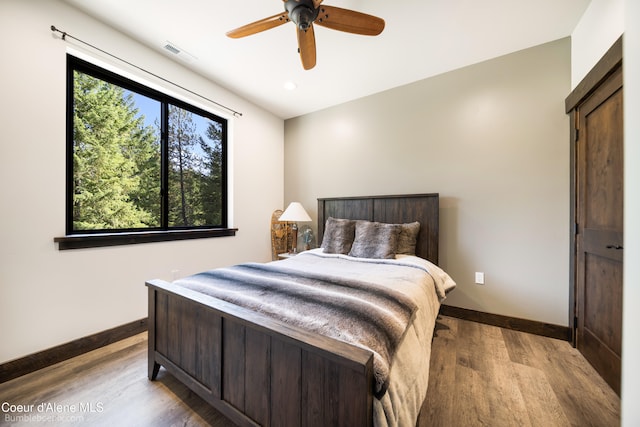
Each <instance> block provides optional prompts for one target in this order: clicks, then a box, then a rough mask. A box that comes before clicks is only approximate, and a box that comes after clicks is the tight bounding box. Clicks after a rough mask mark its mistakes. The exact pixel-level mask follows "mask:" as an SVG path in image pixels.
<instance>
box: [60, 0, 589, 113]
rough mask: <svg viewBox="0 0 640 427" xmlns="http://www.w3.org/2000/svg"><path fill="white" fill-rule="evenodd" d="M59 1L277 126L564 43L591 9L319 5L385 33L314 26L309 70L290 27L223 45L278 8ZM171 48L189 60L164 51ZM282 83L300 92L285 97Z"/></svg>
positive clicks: (425, 1)
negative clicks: (374, 19) (353, 14)
mask: <svg viewBox="0 0 640 427" xmlns="http://www.w3.org/2000/svg"><path fill="white" fill-rule="evenodd" d="M65 1H66V2H67V3H68V4H71V5H73V6H75V7H77V8H79V9H81V10H83V11H85V12H86V13H88V14H89V15H92V16H94V17H95V18H97V19H99V20H100V21H103V22H105V23H107V24H109V25H111V26H112V27H114V28H116V29H118V30H120V31H121V32H123V33H125V34H127V35H129V36H130V37H132V38H134V39H137V40H139V41H140V42H142V43H143V44H145V45H147V46H149V47H150V48H152V49H155V50H157V51H159V52H163V54H165V55H167V56H169V57H172V58H173V59H175V60H176V61H180V62H181V63H182V64H183V65H185V66H187V67H189V68H191V69H193V70H194V71H196V72H197V73H199V74H201V75H204V76H206V77H208V78H209V79H211V80H212V81H213V82H215V83H217V84H219V85H220V86H223V87H226V88H228V89H229V90H231V91H233V92H235V93H237V94H239V95H240V96H242V97H244V98H246V99H248V100H250V101H252V102H253V103H255V104H257V105H260V106H262V107H263V108H265V109H267V110H269V111H271V112H273V113H274V114H276V115H277V116H279V117H281V118H283V119H287V118H291V117H296V116H299V115H302V114H306V113H310V112H313V111H317V110H320V109H323V108H327V107H330V106H333V105H336V104H340V103H343V102H346V101H350V100H353V99H357V98H361V97H363V96H367V95H371V94H373V93H377V92H381V91H384V90H387V89H391V88H393V87H397V86H401V85H404V84H407V83H411V82H414V81H418V80H421V79H424V78H427V77H431V76H434V75H437V74H440V73H443V72H447V71H450V70H453V69H456V68H460V67H464V66H467V65H470V64H474V63H477V62H481V61H484V60H487V59H490V58H495V57H497V56H500V55H504V54H507V53H511V52H515V51H518V50H521V49H525V48H529V47H532V46H535V45H539V44H542V43H546V42H549V41H553V40H557V39H559V38H562V37H566V36H569V35H571V33H572V31H573V29H574V27H575V26H576V24H577V22H578V20H579V19H580V17H581V16H582V14H583V12H584V11H585V9H586V8H587V6H588V4H589V2H590V0H404V1H391V0H368V1H364V0H325V3H324V4H327V5H331V6H337V7H342V8H346V9H353V10H356V11H359V12H364V13H368V14H370V15H375V16H378V17H380V18H383V19H384V20H385V21H386V26H385V29H384V31H383V32H382V34H381V35H379V36H377V37H369V36H360V35H354V34H349V33H344V32H340V31H334V30H330V29H327V28H324V27H320V26H315V35H316V45H317V65H316V67H315V68H313V69H312V70H309V71H305V70H303V68H302V65H301V63H300V58H299V56H298V53H297V41H296V31H295V26H294V24H293V23H291V22H289V23H287V24H284V25H281V26H279V27H277V28H274V29H271V30H268V31H265V32H262V33H258V34H254V35H252V36H249V37H245V38H242V39H230V38H228V37H226V36H225V33H226V32H227V31H228V30H231V29H234V28H236V27H239V26H241V25H244V24H247V23H249V22H253V21H257V20H259V19H262V18H265V17H267V16H271V15H275V14H277V13H280V12H282V11H283V10H284V6H283V2H282V1H281V0H243V1H220V0H179V1H178V0H134V1H132V0H65ZM69 32H70V33H71V34H73V32H72V30H69ZM74 35H75V36H77V37H79V38H83V39H85V40H90V38H91V37H90V35H86V34H77V35H76V34H74ZM167 41H169V42H171V43H173V44H174V45H176V46H177V47H179V48H181V49H182V50H183V51H185V52H187V53H188V54H190V55H192V56H193V57H194V59H192V60H191V61H185V60H182V59H180V56H181V55H178V56H175V55H173V54H171V53H169V52H167V51H166V50H165V49H164V46H165V44H166V43H167ZM112 53H113V54H116V55H117V52H112ZM288 81H291V82H294V83H295V84H296V85H297V89H296V90H293V91H288V90H285V89H284V84H285V82H288ZM231 107H233V106H231Z"/></svg>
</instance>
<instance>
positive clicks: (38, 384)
mask: <svg viewBox="0 0 640 427" xmlns="http://www.w3.org/2000/svg"><path fill="white" fill-rule="evenodd" d="M146 350H147V338H146V333H143V334H139V335H136V336H134V337H131V338H128V339H125V340H123V341H120V342H117V343H115V344H111V345H109V346H107V347H104V348H102V349H98V350H95V351H92V352H90V353H87V354H84V355H82V356H78V357H76V358H74V359H71V360H68V361H65V362H62V363H59V364H57V365H53V366H50V367H48V368H45V369H42V370H40V371H37V372H34V373H31V374H28V375H25V376H23V377H20V378H16V379H14V380H11V381H8V382H6V383H3V384H0V404H3V406H2V410H0V417H1V418H0V426H5V425H6V426H9V425H15V426H34V425H55V426H71V425H73V426H89V425H90V426H92V427H93V426H154V427H163V426H216V427H227V426H228V427H233V426H234V425H233V424H232V423H231V422H229V421H228V420H227V419H226V418H224V417H223V416H222V415H220V414H219V413H218V412H216V411H215V410H213V409H212V408H211V407H210V406H209V405H207V404H206V403H205V402H204V401H203V400H202V399H200V398H199V397H198V396H197V395H195V394H194V393H192V392H191V391H189V390H188V389H187V388H186V387H185V386H183V385H182V384H180V383H179V382H178V381H176V380H175V378H173V377H172V376H171V375H169V374H167V373H166V372H165V371H164V370H161V371H160V374H159V375H158V381H155V382H151V381H149V380H147V376H146V375H147V365H146V358H147V354H146ZM429 391H430V392H429V394H428V397H427V399H426V401H425V403H424V406H423V408H422V413H421V414H420V419H419V421H418V426H419V427H422V426H424V427H426V426H446V427H451V426H456V427H458V426H485V425H486V426H497V427H500V426H518V427H520V426H544V427H549V426H602V427H608V426H617V425H619V423H620V421H619V420H620V418H619V417H620V400H619V399H618V396H617V395H616V394H615V393H614V392H613V391H612V390H611V389H610V388H609V386H608V385H607V384H606V383H605V382H604V381H603V380H602V379H601V378H600V377H598V376H597V374H596V373H595V371H594V370H593V368H591V366H590V365H589V364H588V363H587V362H586V361H585V359H584V358H583V357H582V356H581V355H580V354H579V353H578V352H577V351H576V350H575V349H574V348H572V347H571V346H570V345H569V344H568V343H567V342H564V341H559V340H555V339H551V338H544V337H540V336H537V335H530V334H526V333H522V332H514V331H510V330H507V329H501V328H498V327H495V326H488V325H482V324H479V323H474V322H469V321H464V320H459V319H454V318H450V317H445V316H441V317H440V319H439V320H438V324H437V331H436V337H435V338H434V341H433V355H432V360H431V377H430V383H429ZM4 402H7V404H8V405H27V408H25V409H26V411H23V412H16V411H15V410H17V409H18V408H13V410H12V409H11V408H7V407H6V405H4ZM41 403H43V404H44V405H46V406H45V407H43V408H38V405H40V404H41ZM28 405H34V406H33V408H32V409H30V408H29V407H28ZM56 405H59V406H58V407H56ZM38 409H44V410H46V411H42V412H40V411H38ZM58 410H59V411H58ZM74 410H75V412H73V411H74ZM36 417H40V418H36Z"/></svg>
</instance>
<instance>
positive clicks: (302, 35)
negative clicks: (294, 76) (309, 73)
mask: <svg viewBox="0 0 640 427" xmlns="http://www.w3.org/2000/svg"><path fill="white" fill-rule="evenodd" d="M296 30H297V32H298V52H299V53H300V60H301V61H302V68H304V69H305V70H310V69H312V68H313V67H315V66H316V36H315V34H314V31H313V24H312V25H310V26H309V28H308V29H307V30H306V31H303V30H301V29H299V28H297V29H296Z"/></svg>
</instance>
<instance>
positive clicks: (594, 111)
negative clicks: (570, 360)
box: [575, 67, 624, 394]
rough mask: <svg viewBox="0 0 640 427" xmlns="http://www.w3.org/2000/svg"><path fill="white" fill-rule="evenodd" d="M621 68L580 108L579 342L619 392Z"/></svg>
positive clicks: (578, 204)
mask: <svg viewBox="0 0 640 427" xmlns="http://www.w3.org/2000/svg"><path fill="white" fill-rule="evenodd" d="M622 96H623V90H622V67H619V68H618V69H617V70H616V71H615V72H614V73H613V74H612V75H610V76H609V77H608V78H607V79H606V80H605V81H604V82H603V83H602V84H600V85H599V86H598V88H597V89H596V90H595V92H593V93H592V94H591V95H590V96H589V97H588V98H587V99H586V100H585V101H584V102H583V103H581V104H580V105H579V106H578V108H577V115H576V118H577V143H576V163H575V164H576V207H575V209H576V219H577V236H576V240H575V241H576V272H575V278H576V315H577V336H576V344H577V347H578V349H579V350H580V352H581V353H582V354H583V355H584V356H585V357H586V359H587V360H588V361H589V362H590V363H591V364H592V365H593V366H594V368H596V370H597V371H598V372H599V373H600V374H601V375H602V377H603V378H604V379H605V380H606V381H607V383H609V385H610V386H611V387H612V388H613V389H614V390H615V391H616V393H618V394H620V365H621V363H620V361H621V354H622V353H621V347H622V253H623V250H624V249H623V240H622V231H623V184H624V181H623V145H622V143H623V126H622V124H623V122H622V105H623V104H622Z"/></svg>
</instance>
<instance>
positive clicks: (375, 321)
mask: <svg viewBox="0 0 640 427" xmlns="http://www.w3.org/2000/svg"><path fill="white" fill-rule="evenodd" d="M390 268H392V274H393V275H396V277H397V275H398V274H400V271H401V267H395V268H397V269H398V270H397V271H396V270H393V268H394V267H390ZM405 268H406V267H405ZM175 283H176V284H177V285H180V286H184V287H187V288H189V289H192V290H195V291H198V292H201V293H204V294H207V295H210V296H213V297H216V298H219V299H222V300H225V301H227V302H230V303H233V304H236V305H239V306H242V307H245V308H248V309H251V310H254V311H257V312H260V313H263V314H265V315H267V316H270V317H272V318H275V319H278V320H280V321H282V322H285V323H287V324H291V325H295V326H298V327H301V328H303V329H305V330H308V331H312V332H316V333H318V334H321V335H324V336H328V337H332V338H336V339H339V340H342V341H345V342H348V343H351V344H354V345H357V346H360V347H363V348H366V349H369V350H371V351H372V352H373V354H374V359H373V367H374V377H375V390H374V394H375V396H376V397H378V398H380V397H381V396H383V395H384V393H385V392H386V389H387V386H388V377H389V371H390V365H391V363H392V358H393V356H394V354H395V351H396V349H397V346H398V345H399V344H400V342H401V341H402V338H403V337H404V334H405V332H406V331H407V328H408V326H409V324H410V323H411V321H412V319H413V316H414V314H415V312H416V310H417V309H418V307H417V305H416V303H415V302H414V301H413V299H412V298H411V297H409V296H407V295H405V294H404V293H402V292H400V291H398V290H396V289H394V288H393V287H392V286H385V285H383V284H380V283H373V282H371V281H362V280H357V279H356V280H354V279H353V278H351V279H345V278H344V277H341V276H339V275H335V274H331V273H329V272H319V271H300V270H299V269H290V268H287V263H286V262H283V261H278V262H272V263H266V264H259V263H247V264H240V265H236V266H233V267H228V268H219V269H214V270H209V271H206V272H203V273H199V274H195V275H193V276H189V277H186V278H184V279H180V280H177V281H176V282H175Z"/></svg>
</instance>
